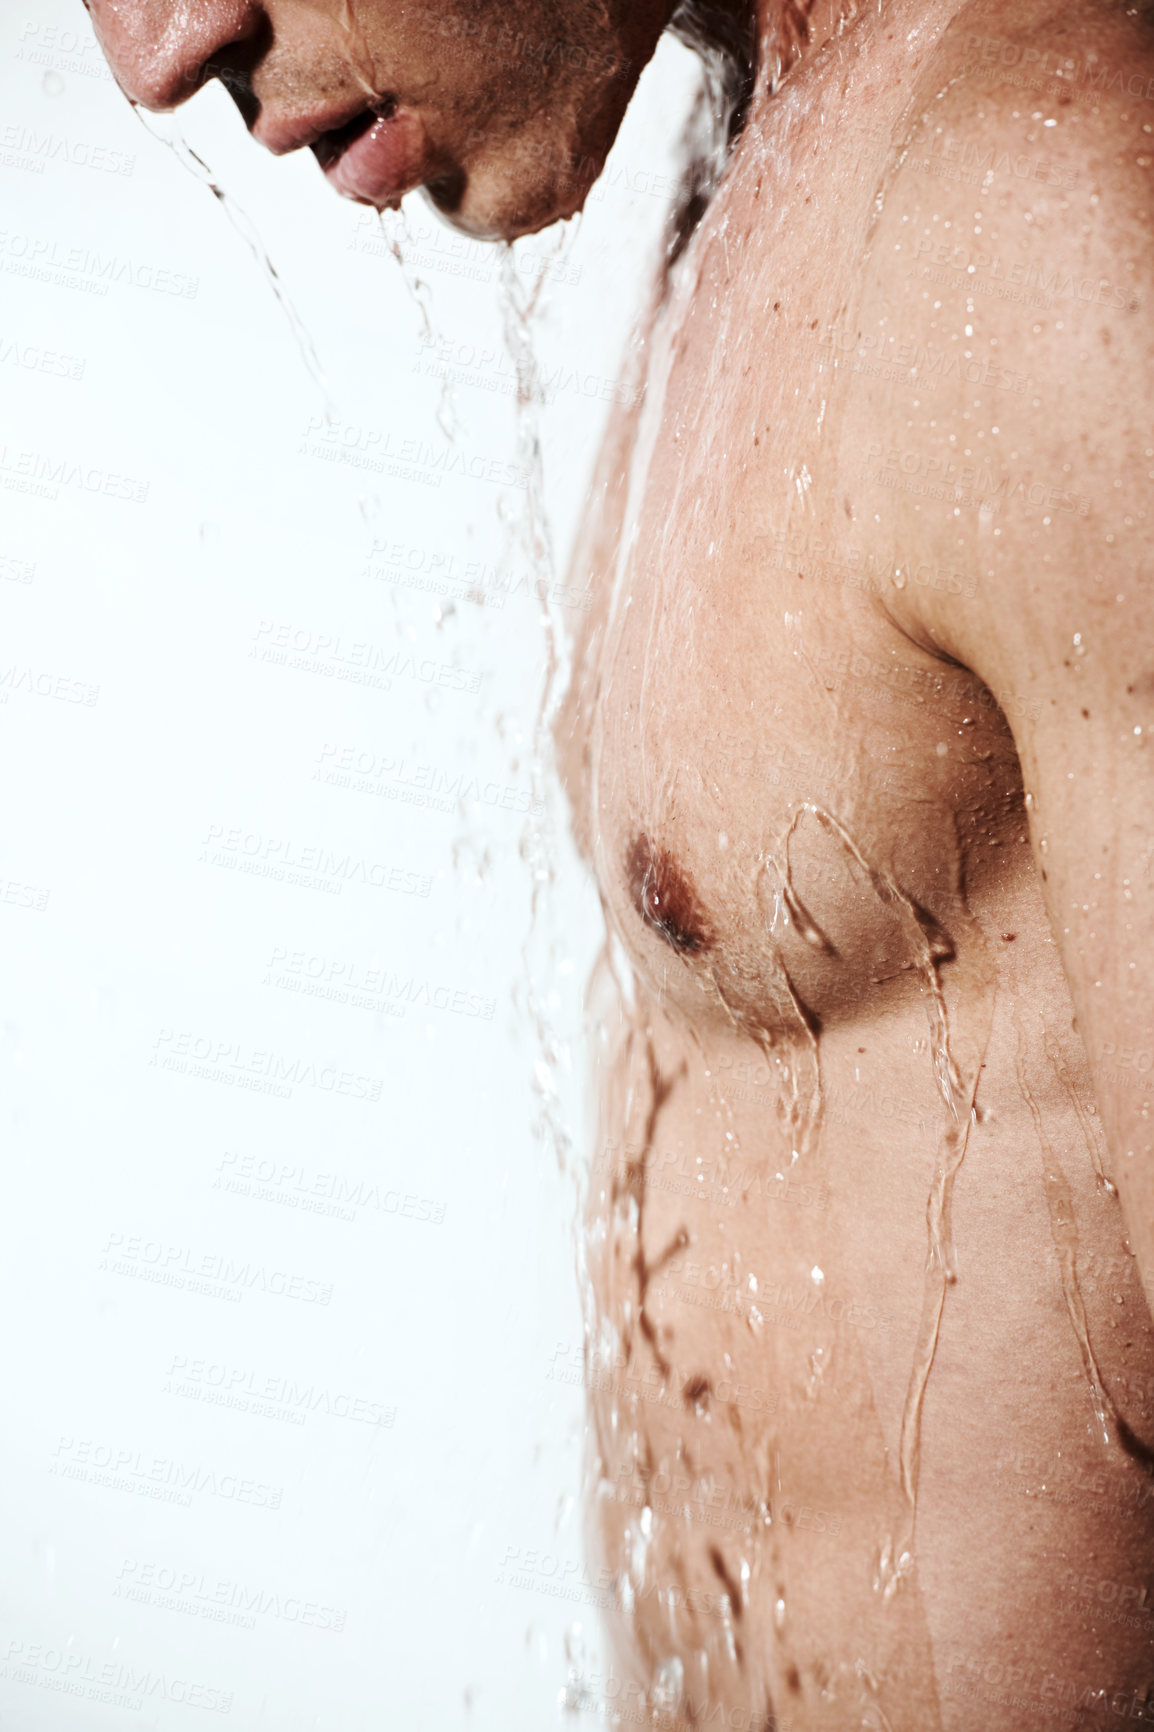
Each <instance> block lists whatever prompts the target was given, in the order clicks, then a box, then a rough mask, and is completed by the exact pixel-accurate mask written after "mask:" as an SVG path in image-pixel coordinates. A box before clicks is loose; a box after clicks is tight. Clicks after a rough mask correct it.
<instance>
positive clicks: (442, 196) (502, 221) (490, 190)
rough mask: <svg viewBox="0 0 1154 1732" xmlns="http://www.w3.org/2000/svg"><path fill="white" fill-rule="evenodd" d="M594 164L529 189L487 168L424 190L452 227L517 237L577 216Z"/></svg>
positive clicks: (481, 237)
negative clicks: (581, 171) (493, 173)
mask: <svg viewBox="0 0 1154 1732" xmlns="http://www.w3.org/2000/svg"><path fill="white" fill-rule="evenodd" d="M589 166H591V165H587V166H586V172H584V173H582V174H580V175H566V176H564V177H560V176H559V177H557V178H556V179H555V180H553V181H551V183H550V184H548V185H547V186H542V185H540V184H538V185H537V186H535V187H533V188H532V189H531V190H530V191H529V192H528V193H526V190H525V188H524V187H520V186H516V185H513V184H510V183H509V181H508V180H507V179H504V178H499V177H496V176H491V175H486V174H485V172H484V171H483V170H482V171H479V172H474V173H471V174H462V175H460V176H457V177H454V178H453V179H451V180H450V179H444V180H435V181H431V182H429V183H428V184H427V185H426V186H424V187H422V189H421V190H422V192H423V193H424V195H425V198H426V199H427V200H428V202H429V203H430V204H431V205H432V207H433V209H434V210H435V211H436V212H437V214H438V215H439V216H440V217H441V218H442V219H443V220H444V221H445V222H446V223H448V225H449V226H450V228H454V229H456V230H457V232H458V233H459V234H463V235H468V237H469V238H470V240H476V241H516V240H521V239H522V238H523V237H524V236H526V235H536V234H540V232H541V230H542V229H547V228H550V227H551V226H552V224H553V223H556V222H563V221H565V220H566V219H567V218H568V217H571V216H576V214H577V212H578V211H579V210H581V209H582V208H583V206H584V204H585V200H586V199H587V198H588V196H589V192H590V189H591V188H592V186H593V184H594V182H595V181H596V179H597V175H598V174H599V173H600V169H601V164H600V163H598V164H597V165H596V168H595V170H594V171H593V172H591V173H590V172H588V167H589Z"/></svg>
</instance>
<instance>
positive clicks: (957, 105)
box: [899, 0, 1154, 222]
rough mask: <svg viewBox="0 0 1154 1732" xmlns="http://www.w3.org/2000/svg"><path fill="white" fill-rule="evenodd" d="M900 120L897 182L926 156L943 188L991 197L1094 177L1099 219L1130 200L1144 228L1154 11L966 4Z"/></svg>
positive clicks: (1062, 187)
mask: <svg viewBox="0 0 1154 1732" xmlns="http://www.w3.org/2000/svg"><path fill="white" fill-rule="evenodd" d="M908 114H909V119H908V123H907V124H908V144H909V148H908V150H907V151H906V152H905V155H904V157H903V160H902V164H901V168H900V170H899V173H900V174H902V175H903V176H904V175H905V174H907V173H908V172H911V171H912V172H918V171H919V170H921V171H922V172H925V165H924V162H923V160H922V159H923V158H924V157H925V156H926V155H927V154H928V155H929V157H930V158H931V160H932V165H933V166H932V168H931V170H930V172H931V173H934V174H936V176H937V178H939V179H941V180H942V181H943V183H946V184H949V182H950V181H951V180H952V181H953V183H954V184H956V185H958V186H960V187H963V188H967V187H969V188H977V189H980V190H982V191H984V192H986V193H991V192H992V193H994V194H995V195H998V194H1004V193H1010V192H1013V191H1015V190H1016V191H1017V192H1018V193H1019V194H1021V193H1022V191H1023V190H1025V191H1026V192H1027V193H1029V192H1030V191H1034V192H1038V191H1042V192H1044V191H1045V189H1047V188H1050V189H1053V190H1055V191H1057V192H1067V193H1077V192H1078V191H1079V190H1081V189H1084V190H1087V191H1088V190H1090V188H1089V182H1090V181H1091V180H1093V179H1094V178H1095V177H1097V178H1098V179H1100V180H1101V182H1102V185H1101V186H1099V187H1096V188H1095V189H1094V190H1095V191H1097V193H1098V198H1099V201H1100V200H1101V199H1103V198H1105V199H1106V200H1108V201H1109V210H1108V211H1102V212H1100V213H1099V214H1101V215H1107V214H1110V212H1116V211H1118V210H1119V207H1120V205H1121V203H1122V201H1123V200H1129V205H1130V210H1131V212H1132V214H1134V215H1135V216H1137V215H1138V212H1139V210H1140V211H1141V213H1142V214H1141V216H1140V218H1139V220H1141V221H1142V222H1145V220H1146V206H1147V201H1148V200H1149V191H1150V187H1151V184H1152V182H1151V174H1150V173H1149V172H1148V171H1149V169H1150V167H1151V163H1152V162H1154V151H1151V149H1150V146H1151V145H1152V144H1154V5H1150V4H1147V5H1145V6H1142V7H1129V8H1127V9H1123V8H1122V7H1120V6H1118V5H1116V4H1103V3H1102V0H1080V3H1079V4H1076V5H1073V6H1067V5H1059V6H1055V5H1054V4H1053V3H1052V0H1042V3H1028V4H1021V5H1011V6H1006V5H1005V4H998V3H995V0H971V3H970V4H968V5H966V6H963V7H962V9H961V10H960V11H959V12H958V13H957V14H956V15H955V17H954V19H953V21H952V22H951V24H950V26H949V28H948V29H947V30H946V31H945V33H944V34H943V36H942V37H941V39H940V41H939V43H938V45H937V47H936V49H935V51H934V52H933V53H931V54H930V55H929V56H927V59H926V60H925V62H924V63H923V66H922V69H921V72H920V76H919V78H918V80H917V83H916V87H915V91H914V96H913V100H912V102H911V105H910V109H909V111H908ZM952 170H956V172H952ZM1144 195H1145V196H1144ZM963 202H969V201H968V200H963ZM1003 202H1004V201H1003Z"/></svg>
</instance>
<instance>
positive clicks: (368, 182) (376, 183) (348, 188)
mask: <svg viewBox="0 0 1154 1732" xmlns="http://www.w3.org/2000/svg"><path fill="white" fill-rule="evenodd" d="M424 156H425V141H424V137H423V133H422V128H421V123H420V121H419V120H418V119H417V116H416V115H415V114H410V113H407V112H406V111H405V110H404V109H398V110H397V111H396V112H395V113H394V114H391V115H389V116H388V117H387V118H386V117H382V118H381V119H380V120H375V121H374V122H373V124H372V126H370V127H369V129H368V131H367V132H362V133H361V135H360V137H359V138H355V139H354V140H353V142H352V143H351V144H349V145H346V146H345V148H344V150H342V151H341V153H340V155H339V156H338V157H336V158H335V159H334V160H333V161H332V162H330V163H328V164H327V165H326V166H325V171H324V172H325V178H326V179H327V181H328V183H329V185H330V186H331V187H333V188H335V190H336V191H337V192H339V193H340V194H341V195H342V197H344V198H351V199H356V200H357V201H358V202H359V203H360V204H371V205H376V206H377V207H378V208H380V207H382V206H384V205H387V204H392V203H393V202H394V200H396V199H398V198H400V197H401V195H402V193H406V192H411V191H412V189H413V187H415V186H419V185H420V184H421V181H422V180H423V179H424V178H425V176H424V167H425V164H424Z"/></svg>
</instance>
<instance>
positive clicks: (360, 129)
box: [312, 96, 397, 174]
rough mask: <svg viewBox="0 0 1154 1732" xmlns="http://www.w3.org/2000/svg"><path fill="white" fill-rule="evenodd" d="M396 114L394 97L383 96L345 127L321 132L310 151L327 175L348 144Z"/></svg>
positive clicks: (353, 142)
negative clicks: (378, 122)
mask: <svg viewBox="0 0 1154 1732" xmlns="http://www.w3.org/2000/svg"><path fill="white" fill-rule="evenodd" d="M396 112H397V101H396V97H394V96H385V97H382V98H381V101H380V102H379V103H374V105H373V106H372V107H371V108H366V109H365V111H364V113H363V114H358V115H356V116H354V118H353V119H352V120H350V121H349V122H348V123H347V124H346V125H345V126H338V127H335V128H334V130H333V131H332V132H322V133H321V136H320V137H319V138H318V139H316V140H314V142H313V145H312V150H313V154H314V155H315V156H316V159H317V161H318V162H319V163H320V165H321V167H322V169H323V170H324V171H325V173H326V174H327V173H328V171H329V169H330V168H331V167H332V166H333V164H334V163H335V162H336V161H337V158H338V157H341V156H343V155H344V153H345V151H346V150H347V149H348V147H349V145H350V144H355V143H356V142H357V140H358V138H363V137H364V135H365V133H366V132H369V131H371V129H372V128H373V126H375V124H376V123H377V121H378V120H391V119H392V117H393V115H394V114H395V113H396Z"/></svg>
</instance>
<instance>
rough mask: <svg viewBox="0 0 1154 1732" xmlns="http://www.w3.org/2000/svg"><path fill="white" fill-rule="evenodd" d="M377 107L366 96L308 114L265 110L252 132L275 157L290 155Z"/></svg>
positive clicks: (337, 130) (317, 109)
mask: <svg viewBox="0 0 1154 1732" xmlns="http://www.w3.org/2000/svg"><path fill="white" fill-rule="evenodd" d="M374 106H375V105H374V103H372V102H369V101H366V100H365V97H364V96H363V95H362V96H358V97H357V99H356V101H355V102H346V103H344V104H343V106H342V107H340V108H315V109H313V110H312V111H311V112H310V113H308V114H277V113H276V112H275V111H273V112H270V111H269V110H267V109H262V111H261V114H260V118H259V119H258V120H257V122H256V124H255V125H254V127H253V129H252V135H253V137H254V138H255V139H256V141H257V143H258V144H263V145H264V147H265V149H266V150H271V151H272V154H273V155H274V156H287V155H288V154H289V152H290V151H293V150H301V149H303V148H304V147H305V146H306V145H309V144H315V143H316V141H317V139H318V138H323V137H324V135H325V133H326V132H339V131H340V129H341V128H342V127H344V126H348V124H349V122H350V121H353V120H357V119H359V118H360V116H361V115H363V114H370V113H372V111H373V108H374Z"/></svg>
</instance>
